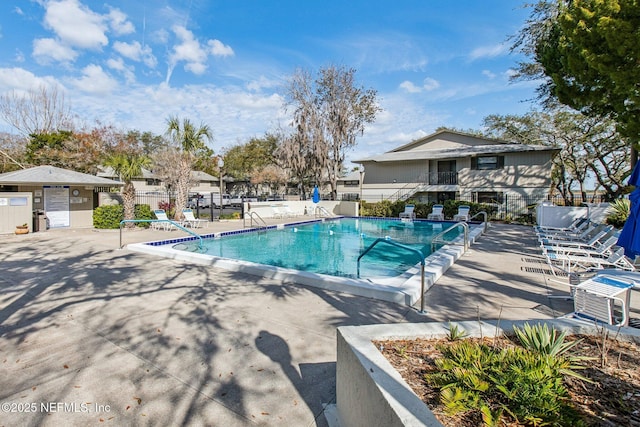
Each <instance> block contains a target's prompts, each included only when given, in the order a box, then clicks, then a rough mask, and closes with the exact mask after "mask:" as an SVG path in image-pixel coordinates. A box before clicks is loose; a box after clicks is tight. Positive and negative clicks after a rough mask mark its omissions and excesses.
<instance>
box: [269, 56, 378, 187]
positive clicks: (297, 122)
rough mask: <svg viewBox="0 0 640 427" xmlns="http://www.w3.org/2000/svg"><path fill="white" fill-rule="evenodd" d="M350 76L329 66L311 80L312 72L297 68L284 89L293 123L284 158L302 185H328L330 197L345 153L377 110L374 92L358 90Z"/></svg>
mask: <svg viewBox="0 0 640 427" xmlns="http://www.w3.org/2000/svg"><path fill="white" fill-rule="evenodd" d="M354 77H355V70H354V69H347V68H344V67H336V66H329V67H327V68H323V69H321V70H320V72H319V73H318V77H317V79H316V80H315V81H314V80H312V77H311V74H310V73H308V72H306V71H302V70H298V71H296V73H295V74H294V75H293V76H292V77H291V79H290V80H289V83H288V86H287V107H289V108H293V119H292V121H291V127H292V131H291V134H290V135H289V136H287V137H286V138H285V139H284V143H283V144H282V153H283V156H282V159H283V161H284V162H285V165H286V166H287V167H289V168H290V169H291V170H292V174H293V175H294V176H295V177H296V178H298V179H299V181H301V182H302V181H304V178H305V177H306V176H309V175H311V177H312V179H314V180H315V183H318V184H321V183H322V182H323V181H325V180H326V181H328V182H329V184H330V186H331V193H332V196H333V198H334V199H335V198H336V197H337V183H338V178H339V176H340V173H341V172H342V169H343V165H344V160H345V155H346V152H347V150H350V149H352V148H353V147H354V146H355V145H356V139H357V137H358V136H359V135H362V134H363V133H364V127H365V125H366V124H367V123H372V122H373V121H374V120H375V116H376V113H377V112H378V111H380V108H379V107H378V105H377V103H376V96H377V93H376V91H375V90H373V89H367V90H365V89H363V88H361V87H356V83H355V78H354Z"/></svg>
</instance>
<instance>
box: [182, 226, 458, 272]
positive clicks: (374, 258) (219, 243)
mask: <svg viewBox="0 0 640 427" xmlns="http://www.w3.org/2000/svg"><path fill="white" fill-rule="evenodd" d="M442 230H443V228H442V224H441V223H434V222H427V221H415V222H413V221H399V220H395V219H359V218H342V219H336V220H330V221H324V222H314V223H309V224H297V225H295V226H288V227H282V228H280V229H275V230H271V231H269V232H267V233H242V234H234V235H230V236H224V237H223V238H218V239H206V240H204V242H203V245H204V246H203V248H202V250H201V249H200V248H199V247H198V242H197V241H190V242H184V243H179V244H176V245H175V246H174V248H175V249H178V250H186V251H191V252H200V253H204V254H208V255H212V256H218V257H222V258H231V259H239V260H244V261H249V262H255V263H258V264H266V265H272V266H276V267H283V268H290V269H295V270H304V271H307V272H312V273H318V274H327V275H330V276H338V277H350V278H357V277H358V275H357V260H358V257H359V256H360V254H361V253H362V252H363V251H364V250H365V249H367V248H368V247H369V246H370V245H371V244H372V243H373V242H374V241H375V240H376V239H378V238H389V239H392V240H393V241H395V242H398V243H401V244H403V245H406V246H408V247H411V248H413V249H416V250H418V251H420V252H421V253H422V257H423V258H425V257H427V256H429V255H430V254H431V240H432V238H433V237H434V236H435V235H437V234H438V233H441V232H442ZM461 231H462V230H460V229H454V230H452V231H450V232H448V233H447V234H446V235H445V236H444V237H445V240H453V239H455V238H456V237H458V235H459V234H460V232H461ZM418 262H420V259H419V258H418V256H417V254H416V253H415V252H411V251H407V250H406V249H402V248H400V247H397V246H391V245H385V244H378V245H376V246H375V247H374V248H373V249H372V250H371V251H370V252H368V253H367V255H366V256H365V257H363V258H362V261H361V266H360V277H361V278H371V277H396V276H398V275H401V274H403V273H404V272H406V271H407V270H408V269H409V268H411V267H412V266H414V265H415V264H416V263H418Z"/></svg>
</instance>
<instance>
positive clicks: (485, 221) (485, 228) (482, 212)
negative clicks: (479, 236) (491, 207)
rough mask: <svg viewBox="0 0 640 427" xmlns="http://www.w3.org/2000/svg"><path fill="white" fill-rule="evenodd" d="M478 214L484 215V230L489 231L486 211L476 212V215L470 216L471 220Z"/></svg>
mask: <svg viewBox="0 0 640 427" xmlns="http://www.w3.org/2000/svg"><path fill="white" fill-rule="evenodd" d="M478 215H482V216H483V217H484V232H485V233H486V232H487V224H489V223H488V222H487V213H486V212H485V211H480V212H478V213H477V214H475V215H474V216H472V217H471V218H469V221H471V220H472V219H473V218H475V217H477V216H478Z"/></svg>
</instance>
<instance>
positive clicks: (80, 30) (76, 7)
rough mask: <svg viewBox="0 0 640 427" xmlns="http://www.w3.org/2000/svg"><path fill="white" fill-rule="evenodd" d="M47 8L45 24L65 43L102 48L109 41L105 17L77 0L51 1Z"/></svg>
mask: <svg viewBox="0 0 640 427" xmlns="http://www.w3.org/2000/svg"><path fill="white" fill-rule="evenodd" d="M46 8H47V11H46V13H45V16H44V22H45V26H46V27H48V28H50V29H51V30H52V31H53V32H54V33H55V34H56V35H57V36H58V37H59V38H60V40H61V41H62V42H64V43H65V44H67V45H69V46H71V47H78V48H83V49H100V48H102V47H103V46H106V45H107V43H108V42H109V40H108V38H107V36H106V34H105V32H106V30H107V27H106V25H105V23H104V19H103V17H102V16H101V15H99V14H97V13H95V12H93V11H92V10H90V9H89V8H87V7H86V6H84V5H82V4H80V3H79V2H78V1H77V0H58V1H50V2H49V3H47V4H46Z"/></svg>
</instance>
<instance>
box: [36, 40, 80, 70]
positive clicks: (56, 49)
mask: <svg viewBox="0 0 640 427" xmlns="http://www.w3.org/2000/svg"><path fill="white" fill-rule="evenodd" d="M33 57H34V58H35V60H36V61H38V62H39V63H41V64H42V63H45V64H46V63H48V62H50V60H54V61H58V62H73V61H75V60H76V58H77V57H78V52H76V51H75V50H73V49H71V48H70V47H69V46H67V45H65V44H62V43H60V42H59V41H58V40H54V39H49V38H46V39H35V40H34V41H33Z"/></svg>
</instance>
